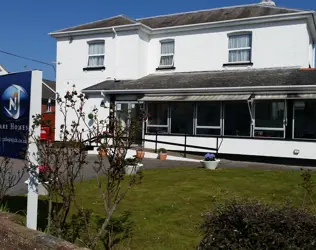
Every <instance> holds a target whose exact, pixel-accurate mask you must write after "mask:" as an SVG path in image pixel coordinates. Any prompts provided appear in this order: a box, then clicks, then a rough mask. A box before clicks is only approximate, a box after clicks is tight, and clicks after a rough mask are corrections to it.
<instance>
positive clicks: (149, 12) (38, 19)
mask: <svg viewBox="0 0 316 250" xmlns="http://www.w3.org/2000/svg"><path fill="white" fill-rule="evenodd" d="M259 1H260V0H221V1H214V0H213V1H212V0H194V1H192V0H190V1H188V0H181V1H180V0H173V1H172V0H160V1H149V0H147V1H145V0H133V1H131V0H116V1H106V0H89V1H87V0H28V1H26V0H10V1H1V15H0V24H1V36H0V50H4V51H8V52H11V53H15V54H19V55H21V56H26V57H31V58H34V59H37V60H41V61H45V62H49V63H50V62H52V61H55V58H56V42H55V39H53V38H51V37H50V36H48V33H49V32H51V31H55V30H58V29H62V28H67V27H70V26H74V25H79V24H83V23H87V22H92V21H96V20H100V19H104V18H107V17H111V16H115V15H119V14H125V15H128V16H130V17H133V18H138V17H147V16H155V15H162V14H169V13H177V12H185V11H191V10H200V9H210V8H216V7H222V6H231V5H241V4H251V3H257V2H259ZM275 2H276V4H277V5H278V6H286V7H290V8H299V9H309V10H316V1H315V0H300V1H298V0H275ZM0 64H3V65H4V66H5V67H6V68H7V69H8V70H9V71H23V70H24V69H28V70H30V69H40V70H43V73H44V77H45V78H48V79H55V73H54V70H53V68H52V67H49V66H45V65H42V64H38V63H33V62H30V61H26V60H22V59H18V58H15V57H12V56H8V55H4V54H2V53H0Z"/></svg>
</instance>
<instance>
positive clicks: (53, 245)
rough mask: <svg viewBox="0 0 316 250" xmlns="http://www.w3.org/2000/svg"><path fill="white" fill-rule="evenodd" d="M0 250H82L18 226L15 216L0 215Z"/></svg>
mask: <svg viewBox="0 0 316 250" xmlns="http://www.w3.org/2000/svg"><path fill="white" fill-rule="evenodd" d="M0 249H6V250H11V249H12V250H34V249H38V250H39V249H48V250H49V249H58V250H70V249H76V250H79V249H81V250H83V249H84V248H78V247H76V246H74V245H72V244H70V243H69V242H65V241H62V240H60V239H58V238H56V237H53V236H50V235H46V234H44V233H41V232H38V231H34V230H30V229H28V228H26V227H25V226H23V225H21V224H19V223H18V222H17V220H16V217H15V215H13V214H8V213H0Z"/></svg>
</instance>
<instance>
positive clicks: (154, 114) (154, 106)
mask: <svg viewBox="0 0 316 250" xmlns="http://www.w3.org/2000/svg"><path fill="white" fill-rule="evenodd" d="M168 112H169V104H168V103H159V102H157V103H148V104H147V113H148V122H147V132H148V133H156V132H158V133H162V134H166V133H168V127H169V122H168Z"/></svg>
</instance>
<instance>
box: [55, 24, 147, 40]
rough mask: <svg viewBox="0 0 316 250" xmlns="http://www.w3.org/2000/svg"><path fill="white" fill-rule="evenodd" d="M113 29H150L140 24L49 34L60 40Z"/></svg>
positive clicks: (111, 31) (107, 31) (110, 31)
mask: <svg viewBox="0 0 316 250" xmlns="http://www.w3.org/2000/svg"><path fill="white" fill-rule="evenodd" d="M113 28H114V29H115V30H116V31H128V30H137V29H139V28H142V29H144V30H148V29H150V28H149V27H147V26H145V25H143V24H141V23H136V24H127V25H120V26H111V27H106V28H96V29H86V30H73V31H61V32H58V31H57V32H52V33H49V35H50V36H52V37H54V38H61V37H68V36H80V35H94V34H100V33H113Z"/></svg>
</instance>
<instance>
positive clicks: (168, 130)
mask: <svg viewBox="0 0 316 250" xmlns="http://www.w3.org/2000/svg"><path fill="white" fill-rule="evenodd" d="M148 104H150V103H147V104H146V113H147V114H148ZM154 104H159V103H154ZM170 120H171V119H170V104H169V103H168V107H167V125H156V124H149V122H148V121H147V126H146V133H149V132H148V128H167V133H166V134H170V129H171V121H170ZM169 125H170V126H169Z"/></svg>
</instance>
